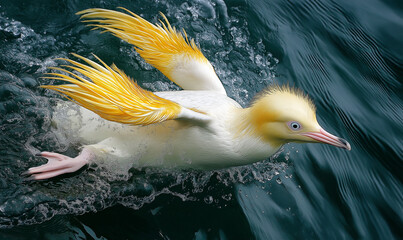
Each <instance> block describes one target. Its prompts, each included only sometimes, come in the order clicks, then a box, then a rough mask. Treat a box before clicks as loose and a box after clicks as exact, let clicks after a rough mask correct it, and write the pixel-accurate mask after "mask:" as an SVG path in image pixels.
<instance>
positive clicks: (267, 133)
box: [25, 8, 351, 180]
mask: <svg viewBox="0 0 403 240" xmlns="http://www.w3.org/2000/svg"><path fill="white" fill-rule="evenodd" d="M122 9H123V8H122ZM123 10H124V11H125V12H120V11H113V10H106V9H97V8H94V9H87V10H84V11H81V12H78V13H77V14H78V15H81V18H82V19H84V22H86V23H88V24H89V25H90V26H92V27H94V28H95V29H103V30H104V31H106V32H110V33H112V34H114V35H115V36H117V37H119V38H121V39H123V40H125V41H127V42H129V43H131V44H133V45H134V47H135V49H136V51H137V52H138V53H139V54H140V56H141V57H142V58H143V59H145V61H146V62H148V63H149V64H151V65H152V66H154V67H155V68H157V69H158V70H159V71H161V72H162V73H163V74H164V75H165V76H166V77H168V78H169V79H170V80H171V81H173V82H174V83H176V84H177V85H178V86H180V87H181V88H182V89H183V90H182V91H168V92H154V93H153V92H150V91H147V90H145V89H142V88H141V87H140V86H139V85H138V84H137V83H136V82H135V81H133V80H132V79H131V78H130V77H129V76H127V75H126V74H125V73H124V72H123V71H122V70H120V69H119V68H118V67H116V66H115V65H111V66H108V65H107V64H105V63H104V62H103V61H102V60H101V59H99V58H98V57H97V56H95V55H93V57H92V58H93V60H91V59H89V58H86V57H83V56H80V55H77V54H73V56H74V57H75V58H77V59H79V60H78V61H75V60H72V59H63V60H65V61H67V62H68V63H69V64H68V65H64V66H62V67H54V68H53V69H54V70H56V71H54V72H52V73H48V76H47V77H46V78H49V79H56V80H63V81H66V82H68V84H62V85H46V86H42V87H43V88H46V89H51V90H55V91H57V92H59V93H60V94H62V95H64V96H65V97H67V98H68V99H69V100H71V101H73V102H74V103H75V104H77V105H79V106H80V107H75V106H73V105H71V104H68V103H69V102H66V101H62V102H61V103H60V104H59V105H58V106H57V107H56V108H55V113H54V121H55V122H57V126H58V127H66V126H67V125H68V126H69V128H70V129H69V132H70V133H71V134H73V135H74V137H75V138H76V139H77V141H78V142H79V143H80V144H81V145H82V150H81V152H80V154H79V155H78V156H76V157H68V156H65V155H62V154H59V153H53V152H41V153H40V154H39V156H42V157H44V158H46V159H48V162H47V163H46V164H44V165H41V166H38V167H32V168H30V169H29V170H28V171H27V172H25V174H28V175H30V177H29V178H30V179H35V180H41V179H48V178H52V177H55V176H58V175H61V174H65V173H71V172H75V171H77V170H78V169H80V168H81V167H83V166H84V165H86V164H88V163H89V162H91V161H98V160H99V159H109V160H111V159H113V160H114V161H117V162H118V164H119V162H127V161H131V162H132V163H133V164H137V165H138V166H164V167H182V168H194V169H220V168H227V167H231V166H239V165H246V164H250V163H253V162H257V161H261V160H263V159H265V158H267V157H269V156H271V155H273V154H275V153H276V152H277V151H278V150H279V149H280V148H281V146H282V145H284V144H286V143H288V142H298V143H304V142H306V143H326V144H330V145H333V146H336V147H340V148H344V149H347V150H350V149H351V147H350V144H349V143H348V142H347V141H346V140H344V139H342V138H339V137H336V136H334V135H332V134H330V133H328V132H326V131H325V130H324V129H323V128H322V127H321V126H320V125H319V123H318V121H317V119H316V113H315V105H314V103H313V102H312V100H311V99H310V98H309V97H308V96H307V95H305V94H304V93H302V91H300V90H297V89H294V88H291V87H289V86H280V85H272V86H269V87H268V88H267V89H266V90H264V91H263V92H262V93H261V94H259V95H258V96H257V97H256V98H255V100H254V101H253V102H252V103H251V105H250V107H247V108H242V107H241V106H240V105H239V104H238V103H237V102H236V101H234V100H233V99H231V98H229V97H228V96H227V95H226V91H225V89H224V87H223V85H222V83H221V82H220V80H219V79H218V77H217V75H216V73H215V71H214V69H213V67H212V65H211V64H210V62H209V61H208V60H207V59H206V58H205V57H204V55H203V54H202V52H201V50H200V49H199V47H198V46H197V45H196V44H195V42H194V40H189V39H188V37H187V35H186V32H185V31H184V30H183V31H182V32H179V31H177V30H176V29H175V28H173V27H172V26H171V25H170V23H169V22H168V20H167V18H166V17H165V16H164V15H163V14H162V13H161V16H162V18H163V19H164V21H160V24H159V25H155V24H152V23H150V22H148V21H146V20H145V19H143V18H141V17H140V16H138V15H136V14H134V13H132V12H130V11H129V10H127V9H123ZM66 109H67V110H66ZM66 112H67V116H68V119H67V120H66V119H65V118H63V117H59V119H57V116H59V115H63V114H66ZM63 121H64V122H63ZM66 121H68V122H69V124H65V123H66Z"/></svg>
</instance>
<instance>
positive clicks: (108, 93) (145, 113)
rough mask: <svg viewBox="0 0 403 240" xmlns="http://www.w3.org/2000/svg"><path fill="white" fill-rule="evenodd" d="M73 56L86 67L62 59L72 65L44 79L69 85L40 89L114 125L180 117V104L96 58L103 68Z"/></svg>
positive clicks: (48, 86) (153, 121)
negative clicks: (115, 123)
mask: <svg viewBox="0 0 403 240" xmlns="http://www.w3.org/2000/svg"><path fill="white" fill-rule="evenodd" d="M73 55H74V56H75V57H77V58H79V59H81V60H83V61H85V62H86V63H87V64H88V65H85V64H81V63H79V62H76V61H73V60H70V59H62V60H65V61H67V62H69V63H70V64H71V65H64V66H63V67H64V68H57V67H56V68H52V69H55V70H59V71H61V72H63V73H48V75H49V76H47V77H45V78H48V79H57V80H63V81H67V82H69V83H71V84H64V85H45V86H41V87H43V88H47V89H52V90H55V91H58V92H59V93H61V94H63V95H65V96H67V97H68V98H69V99H70V100H73V101H75V102H76V103H78V104H79V105H81V106H83V107H85V108H87V109H89V110H91V111H93V112H95V113H96V114H98V115H99V116H101V117H102V118H104V119H107V120H110V121H114V122H120V123H126V124H133V125H148V124H152V123H157V122H162V121H165V120H169V119H175V118H176V117H177V116H178V115H179V114H180V112H181V110H182V107H181V106H180V105H179V104H177V103H175V102H172V101H169V100H167V99H164V98H161V97H158V96H157V95H155V94H153V93H152V92H150V91H147V90H144V89H142V88H141V87H139V86H138V85H137V84H136V83H135V82H134V81H133V80H132V79H130V77H128V76H127V75H126V74H125V73H123V72H122V71H121V70H120V69H118V68H117V67H116V66H115V65H112V66H111V67H109V66H108V65H106V64H105V63H104V62H103V61H101V60H100V59H99V58H98V57H97V56H95V55H94V56H95V58H97V60H98V61H99V62H100V63H101V64H102V65H100V64H98V63H96V62H94V61H91V60H90V59H88V58H85V57H82V56H79V55H77V54H73ZM66 68H67V69H72V70H74V71H76V72H78V73H80V74H81V75H82V76H84V77H85V78H84V77H81V76H79V75H77V74H75V73H73V72H71V71H69V70H67V69H66ZM87 78H88V79H87ZM90 80H91V81H90Z"/></svg>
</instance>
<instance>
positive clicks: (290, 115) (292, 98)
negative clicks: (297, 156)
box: [249, 85, 350, 149]
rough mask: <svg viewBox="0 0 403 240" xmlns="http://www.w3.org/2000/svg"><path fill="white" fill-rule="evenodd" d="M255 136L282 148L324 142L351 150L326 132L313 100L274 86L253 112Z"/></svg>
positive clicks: (282, 87) (341, 140)
mask: <svg viewBox="0 0 403 240" xmlns="http://www.w3.org/2000/svg"><path fill="white" fill-rule="evenodd" d="M249 111H250V113H249V121H250V124H251V125H252V126H253V129H254V130H253V134H254V135H255V136H259V137H261V138H262V139H263V140H264V141H267V142H269V143H270V144H271V145H272V146H281V145H283V144H285V143H287V142H322V143H328V144H332V145H335V146H338V147H342V148H346V149H350V146H349V144H348V143H347V142H346V141H345V140H343V139H341V138H338V137H336V136H333V135H331V134H329V133H327V132H326V131H324V130H323V129H322V127H321V126H320V125H319V123H318V121H317V119H316V108H315V105H314V103H313V102H312V100H311V99H310V98H309V97H308V96H307V95H306V94H304V93H303V92H302V91H300V90H298V89H294V88H291V87H289V86H278V85H273V86H271V87H270V88H269V89H267V90H266V91H264V92H263V93H262V94H260V95H259V96H258V97H257V98H256V100H255V101H254V102H253V104H252V106H251V107H250V109H249Z"/></svg>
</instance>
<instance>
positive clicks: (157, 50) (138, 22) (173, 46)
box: [77, 8, 208, 84]
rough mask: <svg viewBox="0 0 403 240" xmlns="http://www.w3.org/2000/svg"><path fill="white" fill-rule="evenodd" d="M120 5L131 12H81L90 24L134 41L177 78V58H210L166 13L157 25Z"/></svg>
mask: <svg viewBox="0 0 403 240" xmlns="http://www.w3.org/2000/svg"><path fill="white" fill-rule="evenodd" d="M120 9H123V10H125V11H126V12H127V13H128V14H126V13H122V12H118V11H113V10H106V9H99V8H92V9H86V10H83V11H80V12H78V13H77V14H78V15H81V18H83V19H86V20H84V22H88V23H91V24H89V26H93V27H95V29H97V28H101V29H105V31H107V32H111V33H113V34H114V35H116V36H117V37H119V38H121V39H123V40H125V41H127V42H129V43H130V44H133V45H134V46H135V49H136V51H137V52H138V53H139V54H140V56H141V57H142V58H143V59H144V60H145V61H146V62H148V63H149V64H151V65H152V66H154V67H155V68H157V69H158V70H160V71H161V72H162V73H163V74H164V75H165V76H167V77H168V78H169V79H170V80H171V81H173V82H175V77H174V76H172V74H171V72H172V71H174V70H175V67H176V64H177V59H176V58H183V57H185V59H186V58H193V59H197V60H198V61H201V62H208V60H207V59H206V58H205V57H204V55H203V54H202V53H201V51H200V49H199V48H198V47H197V46H196V44H195V42H194V40H191V41H189V40H188V38H187V35H186V32H185V31H184V30H183V34H184V36H183V35H182V34H181V33H180V32H178V31H177V30H176V29H175V28H174V27H171V25H170V24H169V22H168V20H167V18H166V17H165V15H164V14H163V13H161V16H162V17H163V19H164V21H165V23H164V22H163V21H160V23H161V25H154V24H151V23H149V22H148V21H146V20H145V19H143V18H141V17H140V16H138V15H137V14H135V13H133V12H131V11H129V10H127V9H125V8H120ZM175 83H176V84H178V83H177V82H175Z"/></svg>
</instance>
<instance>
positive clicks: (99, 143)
mask: <svg viewBox="0 0 403 240" xmlns="http://www.w3.org/2000/svg"><path fill="white" fill-rule="evenodd" d="M156 94H157V95H158V96H160V97H163V98H165V99H169V100H171V101H174V102H177V103H179V104H180V105H182V106H185V107H189V108H194V109H197V110H200V111H203V112H205V113H207V114H208V116H210V117H211V120H210V121H208V122H200V123H197V122H195V121H193V120H189V119H184V120H181V119H178V120H169V121H165V122H161V123H157V124H151V125H147V126H133V125H128V124H121V123H116V122H111V121H107V120H105V119H102V118H100V117H99V116H98V115H96V114H95V113H93V112H91V111H89V110H87V109H85V108H82V107H78V106H76V107H75V106H73V105H72V104H71V103H69V102H63V103H62V104H61V105H59V106H58V107H57V108H56V111H55V114H54V121H55V122H56V123H57V126H59V127H62V128H63V127H65V128H69V129H71V130H67V129H66V131H68V132H71V133H74V134H78V136H76V137H77V138H76V139H77V140H78V141H79V142H80V143H81V144H83V145H85V147H86V148H88V149H91V151H92V152H94V153H95V155H96V157H95V158H94V159H95V160H96V159H100V158H106V157H108V156H109V157H110V158H113V159H119V160H120V161H125V162H127V160H130V161H131V162H133V164H134V165H138V166H164V167H167V166H168V167H171V166H172V167H185V168H196V169H217V168H224V167H230V166H237V165H245V164H248V163H252V162H256V161H259V160H263V159H264V158H266V157H268V156H271V155H272V154H274V153H275V152H276V151H277V150H278V148H273V147H272V146H270V145H269V144H268V143H265V142H263V141H261V140H260V139H258V138H255V137H251V136H248V135H245V134H240V132H241V129H236V127H237V126H238V124H236V122H237V120H238V119H237V117H238V115H237V113H238V112H239V111H240V110H241V109H242V108H241V106H240V105H239V104H238V103H237V102H235V101H234V100H232V99H231V98H228V97H227V96H225V95H223V94H221V93H218V92H212V91H177V92H157V93H156ZM66 104H68V106H67V107H68V109H71V110H70V114H69V115H70V117H69V118H68V119H66V118H65V117H63V116H66V115H65V110H66ZM74 109H79V110H74ZM71 111H75V113H73V114H72V113H71ZM77 111H78V112H77Z"/></svg>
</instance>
